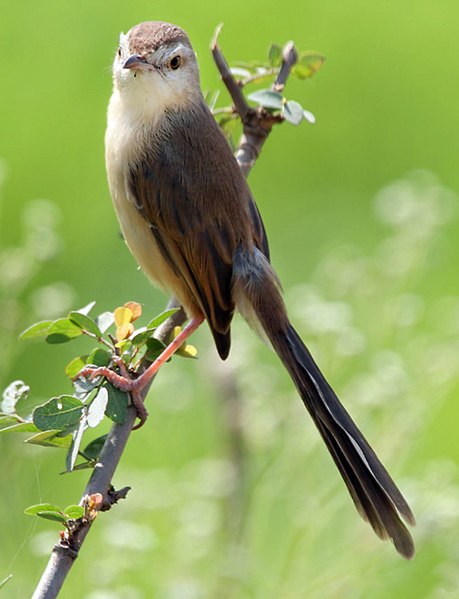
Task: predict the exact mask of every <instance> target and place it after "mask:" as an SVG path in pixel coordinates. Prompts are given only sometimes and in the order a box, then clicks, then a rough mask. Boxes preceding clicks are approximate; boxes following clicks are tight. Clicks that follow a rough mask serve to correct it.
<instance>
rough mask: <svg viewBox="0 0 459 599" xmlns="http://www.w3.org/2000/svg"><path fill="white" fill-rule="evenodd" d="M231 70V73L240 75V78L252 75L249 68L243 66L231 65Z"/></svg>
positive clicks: (235, 75) (236, 75)
mask: <svg viewBox="0 0 459 599" xmlns="http://www.w3.org/2000/svg"><path fill="white" fill-rule="evenodd" d="M230 71H231V75H233V76H234V77H239V78H240V79H248V78H249V77H250V76H251V75H252V73H251V72H250V71H249V70H248V69H243V68H241V67H231V68H230Z"/></svg>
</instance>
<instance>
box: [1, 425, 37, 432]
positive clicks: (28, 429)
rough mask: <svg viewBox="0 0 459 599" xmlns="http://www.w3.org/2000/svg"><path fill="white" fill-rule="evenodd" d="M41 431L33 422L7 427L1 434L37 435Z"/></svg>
mask: <svg viewBox="0 0 459 599" xmlns="http://www.w3.org/2000/svg"><path fill="white" fill-rule="evenodd" d="M39 430H40V429H39V428H37V427H36V426H35V424H34V423H33V422H19V423H17V424H13V425H12V426H5V427H4V428H2V429H0V433H36V432H38V431H39Z"/></svg>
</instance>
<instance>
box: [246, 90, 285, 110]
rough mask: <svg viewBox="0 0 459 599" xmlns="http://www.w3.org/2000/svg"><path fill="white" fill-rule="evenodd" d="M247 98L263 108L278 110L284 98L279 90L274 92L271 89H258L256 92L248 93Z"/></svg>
mask: <svg viewBox="0 0 459 599" xmlns="http://www.w3.org/2000/svg"><path fill="white" fill-rule="evenodd" d="M247 97H248V99H249V100H251V101H252V102H255V103H256V104H260V106H263V107H264V108H275V109H278V110H280V109H281V108H282V103H283V100H284V98H283V97H282V94H280V93H279V92H275V91H273V90H272V89H260V90H258V91H256V92H253V93H251V94H249V95H248V96H247Z"/></svg>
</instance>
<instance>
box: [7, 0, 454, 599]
mask: <svg viewBox="0 0 459 599" xmlns="http://www.w3.org/2000/svg"><path fill="white" fill-rule="evenodd" d="M458 18H459V7H458V5H457V3H455V2H453V1H452V0H444V1H442V2H441V3H439V4H436V5H433V4H432V3H431V2H427V1H426V0H420V1H418V2H416V3H415V2H406V1H405V2H395V1H394V0H389V1H387V2H385V3H384V4H381V5H376V4H374V3H373V4H369V3H367V2H363V1H362V0H350V1H349V2H345V3H340V2H338V1H337V0H325V1H323V2H321V3H315V4H309V5H308V4H305V3H303V2H301V1H300V0H293V1H292V2H290V3H289V4H288V6H287V5H285V4H284V5H283V4H280V3H273V2H271V3H266V2H265V3H261V2H253V3H251V4H250V5H247V4H246V3H245V2H242V1H241V0H234V1H232V2H221V3H219V4H218V5H216V4H214V3H210V2H207V1H205V0H198V1H197V2H193V3H190V4H186V5H185V4H182V5H176V6H172V7H171V6H170V4H169V3H166V2H164V0H160V1H159V2H157V3H156V4H155V5H154V6H152V5H151V4H150V3H146V2H143V1H140V2H138V3H136V5H135V6H132V5H129V4H127V3H122V2H119V1H118V0H115V1H114V2H111V3H107V2H100V1H95V2H91V3H90V2H87V1H86V0H84V1H82V2H80V3H78V4H65V3H57V2H55V1H50V0H48V1H44V2H41V3H32V2H26V3H21V4H18V5H14V4H9V5H8V6H4V7H3V8H2V19H1V21H0V33H1V35H0V47H1V52H0V62H1V66H2V83H3V85H2V88H3V90H4V91H3V93H2V94H1V96H0V130H1V136H0V157H1V158H2V159H3V161H4V166H5V168H4V169H2V170H5V177H4V184H3V185H2V187H1V191H0V194H1V195H0V253H1V256H0V274H1V277H0V279H1V284H0V293H1V295H0V305H1V310H2V315H1V317H0V333H1V338H2V341H1V349H0V356H1V366H0V386H1V387H4V386H5V385H6V384H7V383H9V382H10V381H11V380H13V379H15V378H23V379H26V380H27V382H28V383H29V384H31V386H32V394H33V395H34V397H35V398H46V397H49V396H51V395H53V394H56V393H60V392H62V391H64V390H66V389H67V388H68V387H67V386H66V381H65V376H64V374H63V367H64V365H65V363H66V361H65V356H64V355H63V354H65V351H67V349H66V350H65V351H63V352H61V351H58V350H56V348H55V347H50V346H44V345H42V346H37V345H27V344H25V343H24V344H20V345H19V344H18V343H17V341H16V338H17V334H18V333H19V332H20V330H21V329H22V328H24V327H25V326H26V325H28V324H29V323H30V322H32V321H33V320H34V319H37V316H41V317H45V316H48V315H50V316H52V314H49V312H50V311H53V310H55V311H56V312H59V311H60V310H62V311H65V310H66V309H67V308H69V307H78V306H79V305H83V304H85V303H87V302H88V301H89V300H91V299H93V298H95V299H97V300H98V306H99V308H100V310H101V311H102V310H105V309H112V308H113V307H115V306H117V305H120V304H122V303H124V302H125V301H127V300H130V299H136V300H138V301H141V302H142V303H144V306H145V307H144V311H145V312H146V313H148V312H149V311H151V313H152V314H155V313H157V312H159V311H160V310H161V308H162V306H163V305H164V301H165V298H163V297H162V295H161V294H160V293H159V292H157V291H156V290H154V289H152V288H151V287H150V286H149V284H148V283H147V282H146V280H145V278H144V277H143V275H142V274H141V273H139V272H137V270H136V267H135V264H134V261H133V259H132V258H131V257H130V256H129V254H128V252H127V250H126V248H125V246H124V244H123V243H122V241H121V240H120V238H119V236H118V226H117V223H116V220H115V216H114V213H113V210H112V208H111V204H110V199H109V195H108V190H107V186H106V181H105V173H104V163H103V132H104V128H105V116H104V115H105V109H106V104H107V100H108V97H109V94H110V90H111V81H110V63H111V60H112V53H113V51H114V49H115V48H116V43H117V36H118V33H119V31H121V30H124V31H125V30H127V29H128V28H129V27H130V26H131V25H132V24H134V23H136V22H138V21H141V20H147V19H164V20H170V21H172V22H176V23H178V24H180V25H181V26H183V27H184V28H185V29H186V30H187V31H188V32H189V34H190V36H191V38H192V40H193V42H194V45H195V49H196V51H197V52H198V56H199V60H200V64H201V71H202V83H203V87H204V88H206V89H208V88H211V89H213V88H215V87H217V85H218V80H217V75H216V72H215V69H214V67H213V65H212V61H211V58H210V53H209V51H208V45H209V40H210V38H211V35H212V32H213V30H214V27H215V26H216V24H217V23H219V22H220V21H224V22H225V27H224V29H223V32H222V36H221V44H222V47H223V50H224V52H225V54H226V56H227V58H228V59H229V60H230V61H231V60H233V61H235V60H244V59H251V58H257V57H259V56H263V55H264V53H265V52H266V49H267V47H268V46H269V44H270V43H271V42H273V41H274V42H277V43H283V42H285V41H286V40H288V39H293V40H294V41H295V42H296V43H297V45H298V47H299V48H301V49H316V50H319V51H321V52H323V53H324V54H325V55H326V56H327V63H326V65H325V67H324V69H323V71H322V72H320V73H319V74H318V75H317V76H316V77H315V78H314V79H313V80H312V81H310V82H308V83H306V84H301V83H297V82H294V81H292V82H291V84H290V83H289V87H288V92H289V94H290V95H291V97H293V98H298V99H299V100H301V101H302V103H303V104H304V105H305V107H307V108H308V109H310V110H312V111H313V112H314V114H315V115H316V116H317V119H318V123H317V125H315V126H314V127H310V126H307V125H303V126H301V127H300V128H298V129H295V128H293V127H288V126H284V127H282V128H280V130H276V131H275V132H274V133H273V135H272V137H271V138H270V140H269V143H268V144H267V146H266V148H265V149H264V151H263V155H262V156H261V158H260V160H259V162H258V164H257V166H256V168H255V170H254V172H253V174H252V175H251V180H250V183H251V187H252V189H253V192H254V195H255V197H256V198H257V201H258V204H259V206H260V209H261V211H262V214H263V216H264V220H265V223H266V226H267V229H268V231H269V236H270V241H271V247H272V254H273V261H274V264H275V266H276V268H277V270H278V271H279V274H280V276H281V279H282V280H283V283H284V286H285V288H286V290H287V293H286V295H287V300H288V303H289V305H290V307H291V311H292V317H293V319H294V320H295V322H296V323H298V325H299V327H300V328H302V331H303V333H304V336H305V338H307V339H308V340H310V341H311V346H312V349H313V350H314V353H315V354H316V355H317V358H318V360H319V362H320V363H321V364H322V365H323V368H324V370H325V371H326V373H327V374H328V376H329V378H330V379H331V381H332V382H333V384H334V385H335V386H336V388H337V389H338V391H339V392H340V395H341V396H342V397H343V400H344V401H345V402H346V405H348V406H349V407H350V410H351V412H352V414H353V415H354V416H355V418H356V420H357V422H359V423H360V424H361V426H362V428H364V430H365V431H366V433H367V436H368V437H369V438H370V439H371V440H372V442H373V444H374V446H375V447H376V448H377V449H378V450H379V452H380V453H381V457H382V458H383V459H384V461H385V462H386V463H387V465H388V466H389V467H390V470H391V472H393V473H394V475H395V476H396V478H397V480H398V481H400V484H401V486H402V488H403V489H405V490H406V493H407V495H408V497H409V499H410V500H411V501H412V502H413V507H414V509H415V512H416V514H417V517H418V520H419V525H418V527H417V529H416V530H415V532H414V534H415V537H416V540H417V544H418V555H417V557H416V558H415V561H414V562H413V563H411V564H407V563H405V562H403V561H401V560H400V559H399V558H398V557H397V556H396V555H395V552H394V551H393V548H392V547H391V546H390V545H388V544H385V545H384V544H381V543H380V542H379V541H378V540H377V539H376V538H374V536H373V534H372V532H371V530H369V527H368V526H366V525H364V524H363V523H361V522H360V521H359V520H358V517H357V516H356V514H354V511H353V507H352V505H351V502H350V501H349V499H348V497H347V496H346V492H345V490H344V489H343V485H342V484H341V483H340V482H339V480H338V475H337V474H336V472H335V471H334V469H333V465H332V464H331V463H330V462H331V461H330V460H329V458H328V457H327V456H326V455H325V451H324V449H323V448H322V447H321V446H320V445H319V443H318V440H317V435H316V433H315V431H314V430H312V427H311V425H310V423H308V421H307V418H306V416H305V414H304V413H303V412H304V410H303V409H302V407H301V405H300V402H299V401H298V400H297V398H296V397H295V393H294V391H293V390H292V388H291V384H290V382H289V381H288V380H287V377H286V375H285V374H284V373H283V372H282V371H281V368H280V366H279V364H278V363H277V361H276V360H275V358H274V357H273V356H271V355H270V353H269V351H268V350H267V349H266V348H264V347H263V346H262V345H261V344H260V343H259V342H258V340H257V339H254V338H253V337H252V336H251V334H250V332H249V331H247V330H246V328H245V327H244V325H242V324H239V322H237V323H236V326H235V332H234V339H235V343H234V349H233V352H232V357H231V363H230V366H229V368H233V369H236V372H237V381H238V385H239V390H240V393H241V394H242V396H243V400H244V411H243V422H244V427H243V438H244V439H245V444H246V454H244V456H243V459H244V476H245V485H244V487H243V488H242V489H239V490H238V486H237V477H236V475H235V471H234V468H235V464H234V462H232V460H231V453H230V436H229V434H228V430H227V423H226V421H225V417H224V410H223V406H222V404H221V399H220V397H219V396H220V393H219V390H220V387H221V385H220V383H219V382H217V384H215V380H214V379H215V377H217V381H220V378H219V377H221V376H222V374H221V372H220V371H218V373H216V372H215V368H217V367H216V361H215V352H214V351H213V350H209V352H208V353H209V355H207V351H206V349H205V348H206V347H207V346H210V344H211V343H210V337H209V335H208V334H207V332H203V333H201V334H200V335H199V336H198V339H197V340H196V344H197V345H198V347H199V349H200V352H201V361H200V363H199V365H198V366H196V365H195V364H188V363H184V361H177V362H176V363H175V364H174V365H173V366H170V367H168V368H167V371H165V372H164V373H163V374H162V375H161V377H159V378H158V381H157V383H155V391H154V392H153V393H152V394H151V398H150V400H149V406H150V412H151V414H152V416H151V418H150V420H149V422H148V424H147V425H146V427H144V429H142V430H141V431H140V432H139V433H137V434H136V435H134V436H133V438H132V443H131V444H130V446H129V449H128V452H127V454H126V456H125V460H124V463H123V467H122V469H121V471H120V472H119V473H118V474H117V477H116V481H115V483H116V484H117V485H118V486H124V485H126V484H129V485H131V486H132V487H133V490H132V492H131V495H130V497H129V499H128V500H127V501H126V502H123V504H121V505H120V506H119V507H118V508H117V510H116V512H115V511H114V512H113V513H112V514H109V515H104V516H102V517H101V518H100V521H98V522H97V523H96V526H95V528H94V530H93V531H92V533H91V538H90V539H89V540H88V543H87V545H86V546H85V548H84V552H83V553H82V555H81V556H80V558H79V559H78V562H77V563H76V566H75V569H74V571H73V572H72V574H71V577H70V579H69V581H68V586H67V587H66V590H65V591H64V593H63V596H65V597H90V598H92V599H101V598H103V597H123V598H124V597H127V598H128V599H129V598H133V599H137V598H140V597H159V598H161V599H162V598H165V599H194V598H198V597H199V598H201V597H212V598H213V597H225V596H227V597H231V598H237V599H245V598H246V597H251V598H252V597H282V598H284V597H286V598H289V599H290V598H291V599H294V598H295V599H296V598H300V597H308V598H311V597H312V598H314V597H321V598H324V597H327V598H328V597H330V598H331V597H336V596H340V597H352V598H358V597H371V598H376V599H379V598H385V597H397V598H398V597H400V598H402V597H403V598H409V599H411V598H413V599H414V598H418V597H426V598H427V597H428V598H432V599H440V598H442V597H450V596H451V597H452V596H456V595H457V593H458V592H459V591H458V588H459V587H458V576H457V571H458V563H457V560H458V555H459V548H458V546H457V539H456V538H455V536H456V535H455V531H457V524H458V516H459V509H458V505H459V497H458V495H459V492H458V487H457V484H458V473H457V466H456V464H457V461H458V459H459V443H458V442H457V419H458V409H457V402H456V395H457V391H458V386H459V385H458V383H459V377H458V375H457V366H458V363H457V353H458V348H457V338H458V332H459V331H458V328H459V326H458V322H459V320H458V314H459V307H458V303H457V296H458V292H459V281H458V277H457V275H456V271H457V266H456V265H457V264H458V263H459V245H458V243H457V239H458V233H459V229H458V226H459V225H458V220H457V218H455V217H454V211H455V210H456V211H457V200H456V199H455V197H453V196H451V195H450V194H449V193H448V192H447V191H445V188H448V189H452V190H455V191H457V190H458V189H459V169H458V168H457V156H458V155H459V136H457V135H455V131H456V129H457V125H458V122H457V121H458V116H457V108H456V104H457V96H458V93H457V92H458V87H459V65H458V62H457V60H456V57H457V55H458V51H459V48H458V46H459V38H458V36H457V31H456V29H457V22H458ZM418 168H421V169H425V170H428V171H430V172H432V173H434V178H433V179H432V178H430V177H427V178H426V176H425V175H409V174H408V173H411V172H412V171H413V169H418ZM400 179H404V180H406V181H408V183H404V184H402V185H401V184H398V186H396V187H390V188H388V187H387V185H388V184H391V183H392V182H394V181H397V180H400ZM400 185H401V187H400ZM381 189H385V190H386V191H385V192H384V194H386V195H385V196H384V197H385V198H386V199H384V198H383V199H381V197H382V196H381V194H379V195H378V198H377V204H376V205H377V207H378V208H377V210H376V212H375V210H374V205H375V203H374V198H375V196H376V194H377V193H378V192H379V190H381ZM388 189H389V191H387V190H388ZM403 189H404V190H405V193H403ZM401 190H402V191H401ZM407 190H408V191H410V190H411V196H412V198H414V199H413V200H412V201H411V203H409V202H408V204H409V206H408V207H409V210H411V212H410V211H408V216H409V218H408V220H406V221H404V222H403V223H402V225H397V224H396V223H394V222H391V215H397V214H400V210H401V208H400V205H401V206H402V207H403V206H406V205H407V197H408V196H407V193H406V192H407ZM413 190H414V191H413ZM429 190H430V191H429ZM408 195H409V194H408ZM36 198H45V199H46V200H47V201H49V202H51V204H48V203H41V204H36V203H32V204H31V203H30V202H32V201H33V200H35V199H36ZM391 198H392V200H391ZM426 198H431V200H429V199H427V200H426ZM432 198H433V199H432ZM381 202H382V204H381ZM391 202H392V203H391ZM429 202H430V204H429ZM381 205H383V207H384V206H385V209H384V210H385V212H384V210H383V212H382V213H381ZM432 206H433V208H432ZM448 206H449V208H448ZM56 209H57V212H56ZM34 210H35V212H34ZM438 214H440V216H441V215H442V214H443V217H441V218H440V217H438ZM47 215H48V216H47ZM58 215H60V216H58ZM438 218H440V220H438ZM436 219H437V220H436ZM37 223H38V225H37ZM40 223H41V224H40ZM426 223H427V224H426ZM40 227H41V228H40ZM419 231H421V232H422V231H424V232H425V231H427V232H428V233H429V234H428V236H427V237H422V236H421V237H420V236H419V235H418V233H419ZM50 239H56V245H55V247H52V244H51V249H50V248H49V245H50V243H49V242H50ZM58 240H59V241H58ZM12 248H13V249H12ZM14 248H19V249H14ZM43 248H45V249H46V248H48V250H49V251H48V253H46V252H43ZM413 250H415V251H413ZM407 261H408V262H407ZM407 264H408V265H407ZM31 265H33V268H30V267H31ZM403 265H405V270H403V268H402V267H403ZM406 265H407V266H406ZM400 268H402V270H401V271H400ZM21 277H22V278H21ZM304 283H308V286H307V287H302V286H301V285H302V284H304ZM404 319H405V320H404ZM68 352H69V353H68V354H66V355H68V356H70V355H71V353H72V348H69V349H68ZM232 372H233V371H232V370H231V373H232ZM0 451H1V453H0V456H1V457H0V460H1V471H2V484H3V487H2V488H3V493H2V494H1V496H0V506H1V507H0V510H1V511H0V513H1V516H0V522H1V530H2V535H1V536H2V543H1V548H0V555H1V564H2V571H0V579H2V578H3V576H6V575H8V574H9V573H10V572H12V573H13V574H14V578H13V580H11V581H10V582H9V583H8V584H7V585H6V586H5V587H4V589H2V591H1V592H2V594H3V596H5V597H14V598H19V597H21V598H22V597H24V596H28V595H29V594H30V592H31V589H33V587H34V585H35V583H36V580H37V579H38V576H39V574H40V572H41V570H42V568H43V566H44V563H45V561H46V554H47V552H48V551H49V549H50V547H51V546H52V543H53V542H54V540H55V534H53V532H54V530H53V527H52V525H49V524H47V523H44V522H34V521H32V519H29V518H27V517H26V516H23V514H22V512H23V508H25V507H26V506H27V505H30V504H32V503H36V502H39V501H40V500H46V501H52V502H56V503H58V504H59V503H61V504H63V505H67V504H68V503H72V502H73V501H75V499H76V498H78V496H79V492H80V490H81V489H82V488H83V486H84V481H85V479H86V476H87V474H85V473H84V472H83V473H75V474H74V475H72V476H61V477H59V476H58V473H59V472H60V471H61V470H62V466H63V456H62V455H61V454H59V453H53V452H51V451H40V450H37V448H33V447H28V446H23V445H22V443H21V439H19V438H16V437H5V436H1V437H0ZM236 474H237V472H236ZM236 492H238V493H241V497H239V500H240V502H241V503H239V504H238V503H237V501H232V499H231V498H233V499H234V494H235V493H236ZM241 504H242V511H243V520H242V524H241V523H239V528H237V527H236V528H233V527H231V526H229V525H228V521H231V518H232V515H231V510H232V509H233V510H234V509H239V508H240V505H241ZM238 505H239V508H238V507H237V506H238ZM235 506H236V507H235ZM115 519H116V524H115V523H114V521H115ZM236 520H237V519H236ZM48 531H51V533H49V532H48Z"/></svg>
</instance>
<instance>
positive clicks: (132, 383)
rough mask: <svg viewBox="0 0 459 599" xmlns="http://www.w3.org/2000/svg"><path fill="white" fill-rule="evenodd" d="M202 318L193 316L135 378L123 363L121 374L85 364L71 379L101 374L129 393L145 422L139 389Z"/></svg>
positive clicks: (144, 411) (173, 352)
mask: <svg viewBox="0 0 459 599" xmlns="http://www.w3.org/2000/svg"><path fill="white" fill-rule="evenodd" d="M203 320H204V317H203V316H194V317H193V318H192V319H191V320H190V321H189V323H188V324H187V325H186V327H185V328H184V329H183V330H182V331H180V333H179V334H178V335H177V337H175V339H173V340H172V341H171V342H170V343H169V345H168V346H167V347H166V348H165V349H164V350H163V352H162V353H161V354H160V355H159V356H158V357H157V358H156V360H155V361H154V362H152V364H150V366H149V367H148V368H147V369H146V370H145V371H144V372H143V373H142V374H141V375H140V376H139V377H137V378H135V379H133V378H131V377H130V376H129V373H128V372H127V370H126V368H125V366H124V363H123V366H122V367H121V368H120V370H121V374H117V373H116V372H114V371H113V370H111V369H110V368H108V367H106V366H103V367H99V368H94V367H92V366H86V367H85V368H83V369H82V370H80V372H79V373H78V374H77V376H76V377H75V378H74V379H73V380H78V379H80V378H82V379H89V380H90V381H93V380H94V379H95V378H96V377H98V376H101V377H104V378H105V379H107V381H109V382H110V383H111V384H112V385H113V386H114V387H116V388H117V389H120V391H125V392H128V393H130V395H131V399H132V403H133V405H134V406H135V408H136V409H137V413H138V415H139V418H140V425H138V426H137V427H136V428H138V427H139V426H142V424H143V423H144V422H145V420H146V418H147V411H146V409H145V406H144V405H143V401H142V399H141V396H140V391H141V390H142V389H143V388H144V387H146V386H147V385H148V384H149V383H150V381H151V379H152V378H153V377H154V375H155V374H156V373H157V372H158V370H159V369H160V368H161V366H162V365H163V364H164V363H165V362H167V360H169V358H170V357H171V356H173V355H174V354H175V352H176V351H177V350H178V349H179V348H180V346H181V345H183V343H185V341H186V340H187V339H188V337H189V336H190V335H191V334H192V333H194V331H195V330H196V329H197V328H198V327H199V326H200V325H201V324H202V322H203ZM116 363H117V364H118V366H120V361H119V360H116Z"/></svg>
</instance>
